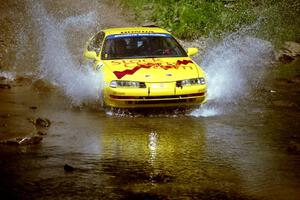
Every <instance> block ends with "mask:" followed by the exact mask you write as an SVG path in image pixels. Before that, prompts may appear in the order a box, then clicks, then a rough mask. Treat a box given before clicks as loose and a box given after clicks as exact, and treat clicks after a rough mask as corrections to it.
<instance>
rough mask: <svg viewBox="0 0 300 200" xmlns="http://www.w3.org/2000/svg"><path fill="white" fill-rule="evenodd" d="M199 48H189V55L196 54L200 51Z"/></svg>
mask: <svg viewBox="0 0 300 200" xmlns="http://www.w3.org/2000/svg"><path fill="white" fill-rule="evenodd" d="M198 51H199V50H198V48H188V49H187V54H188V56H193V55H196V54H197V53H198Z"/></svg>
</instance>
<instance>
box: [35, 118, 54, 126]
mask: <svg viewBox="0 0 300 200" xmlns="http://www.w3.org/2000/svg"><path fill="white" fill-rule="evenodd" d="M35 125H36V126H40V127H45V128H47V127H49V126H50V125H51V122H50V120H49V119H47V118H45V119H43V118H37V119H36V121H35Z"/></svg>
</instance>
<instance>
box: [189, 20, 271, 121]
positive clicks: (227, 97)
mask: <svg viewBox="0 0 300 200" xmlns="http://www.w3.org/2000/svg"><path fill="white" fill-rule="evenodd" d="M255 26H257V24H256V25H255ZM249 29H250V30H252V31H253V29H252V28H248V29H247V30H242V31H240V32H237V33H234V34H231V35H229V36H228V37H226V38H225V39H224V40H223V41H222V42H221V43H219V44H218V45H216V46H213V47H212V48H208V49H207V52H206V54H205V55H204V58H203V60H202V62H201V66H202V67H203V68H204V71H205V72H206V73H207V84H208V103H207V104H206V105H204V106H203V107H201V108H200V109H197V110H194V111H193V112H192V113H191V115H192V116H197V117H198V116H203V117H207V116H214V115H219V114H224V113H225V112H228V111H229V110H230V108H229V109H228V108H225V107H226V105H233V106H235V104H237V103H238V102H239V101H241V100H242V99H245V98H249V99H250V100H251V95H250V94H251V92H252V89H254V88H257V86H258V85H259V83H260V82H261V81H262V78H263V76H264V70H265V67H266V66H268V65H270V63H271V61H272V60H273V58H274V53H273V52H274V51H273V47H272V45H271V43H270V42H268V41H264V40H261V39H258V38H254V37H250V36H247V32H249Z"/></svg>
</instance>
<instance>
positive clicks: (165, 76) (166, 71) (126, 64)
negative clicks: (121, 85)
mask: <svg viewBox="0 0 300 200" xmlns="http://www.w3.org/2000/svg"><path fill="white" fill-rule="evenodd" d="M103 64H104V65H105V66H106V67H107V68H108V69H109V71H111V73H113V76H114V77H115V79H116V80H118V79H119V80H133V81H145V82H161V81H164V82H168V81H176V80H183V79H189V78H195V77H198V76H199V75H200V76H201V73H203V72H202V70H200V68H199V67H198V66H197V65H196V64H194V62H193V61H192V60H191V59H190V58H188V57H181V58H178V57H176V58H147V59H124V60H106V61H104V62H103ZM199 73H200V74H199ZM203 75H204V74H203Z"/></svg>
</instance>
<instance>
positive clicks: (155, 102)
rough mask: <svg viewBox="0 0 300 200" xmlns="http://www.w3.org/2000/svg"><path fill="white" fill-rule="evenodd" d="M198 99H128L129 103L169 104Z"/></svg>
mask: <svg viewBox="0 0 300 200" xmlns="http://www.w3.org/2000/svg"><path fill="white" fill-rule="evenodd" d="M194 101H196V99H168V100H155V101H151V100H149V101H126V103H127V104H139V105H142V104H143V105H145V104H162V103H163V104H168V103H187V102H194Z"/></svg>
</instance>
